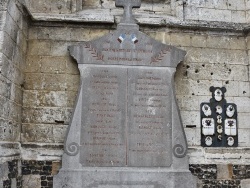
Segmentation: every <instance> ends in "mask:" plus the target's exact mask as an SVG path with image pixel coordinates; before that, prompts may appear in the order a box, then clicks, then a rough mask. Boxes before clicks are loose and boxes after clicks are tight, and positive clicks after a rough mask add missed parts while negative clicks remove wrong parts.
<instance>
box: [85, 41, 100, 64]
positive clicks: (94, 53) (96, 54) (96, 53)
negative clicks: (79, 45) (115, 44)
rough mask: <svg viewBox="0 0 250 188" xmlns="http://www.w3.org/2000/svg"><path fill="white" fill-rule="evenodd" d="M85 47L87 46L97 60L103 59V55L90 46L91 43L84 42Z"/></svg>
mask: <svg viewBox="0 0 250 188" xmlns="http://www.w3.org/2000/svg"><path fill="white" fill-rule="evenodd" d="M85 48H88V49H89V51H90V53H91V54H92V55H93V57H95V58H96V59H97V60H103V57H104V56H103V55H101V54H98V52H97V51H96V49H95V48H93V47H92V45H91V44H90V43H86V44H85Z"/></svg>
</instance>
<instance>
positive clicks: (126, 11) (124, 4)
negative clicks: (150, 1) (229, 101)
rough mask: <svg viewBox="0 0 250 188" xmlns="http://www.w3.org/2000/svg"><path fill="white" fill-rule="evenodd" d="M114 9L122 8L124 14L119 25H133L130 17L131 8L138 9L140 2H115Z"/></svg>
mask: <svg viewBox="0 0 250 188" xmlns="http://www.w3.org/2000/svg"><path fill="white" fill-rule="evenodd" d="M115 5H116V7H123V8H124V14H123V19H122V21H121V23H135V20H134V18H133V15H132V9H133V8H140V6H141V0H116V1H115Z"/></svg>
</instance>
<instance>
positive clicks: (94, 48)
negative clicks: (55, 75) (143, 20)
mask: <svg viewBox="0 0 250 188" xmlns="http://www.w3.org/2000/svg"><path fill="white" fill-rule="evenodd" d="M132 26H133V25H132ZM126 27H128V29H126ZM79 52H82V53H84V54H86V55H85V56H84V57H83V58H84V59H81V58H82V57H80V53H79ZM70 53H71V55H72V56H73V57H74V58H75V59H76V60H77V62H78V63H79V64H84V63H86V62H88V64H110V65H128V66H129V65H137V66H152V67H173V68H175V67H176V66H177V65H178V63H179V62H180V61H182V60H183V58H184V56H185V54H186V52H185V51H183V50H181V49H178V48H176V47H174V46H170V45H166V44H162V43H160V42H159V41H156V40H154V39H153V38H151V37H149V36H147V35H145V34H144V33H142V32H140V31H139V30H137V29H133V27H132V29H131V28H130V27H129V26H128V25H122V26H120V28H118V30H117V31H115V32H113V33H111V34H108V35H107V36H104V37H101V38H99V39H96V40H93V41H88V42H83V43H82V44H80V45H79V44H78V45H77V46H71V47H70ZM90 57H92V58H91V59H90ZM87 58H88V59H87Z"/></svg>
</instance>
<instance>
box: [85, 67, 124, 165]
mask: <svg viewBox="0 0 250 188" xmlns="http://www.w3.org/2000/svg"><path fill="white" fill-rule="evenodd" d="M125 72H126V71H125V70H121V69H117V68H87V69H86V73H88V74H89V76H88V77H87V78H85V79H84V83H85V84H86V86H85V87H84V88H85V91H83V92H84V95H83V103H84V107H83V109H84V110H83V112H82V113H83V117H84V118H83V120H82V121H83V125H82V132H81V133H82V140H81V146H82V150H81V163H82V164H84V165H86V166H124V165H125V162H126V151H125V150H126V142H125V135H124V132H125V130H124V129H125V116H124V114H125V108H126V106H125V105H124V101H125V97H126V92H125V89H126V85H125V84H126V80H123V78H124V77H126V74H125Z"/></svg>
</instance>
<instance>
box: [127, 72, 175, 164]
mask: <svg viewBox="0 0 250 188" xmlns="http://www.w3.org/2000/svg"><path fill="white" fill-rule="evenodd" d="M169 78H170V74H169V73H168V71H166V70H164V69H163V70H150V69H131V70H129V83H128V91H129V95H128V98H129V100H128V104H129V106H128V109H129V114H128V117H129V118H128V122H129V124H128V131H129V132H128V142H129V144H128V145H129V156H128V157H129V158H128V164H129V166H170V165H171V162H172V153H171V152H169V151H171V122H172V120H171V114H170V113H169V109H171V101H170V98H171V89H170V86H169V81H168V80H171V79H169Z"/></svg>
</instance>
